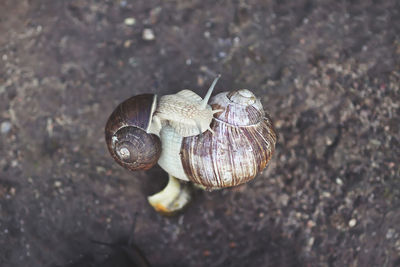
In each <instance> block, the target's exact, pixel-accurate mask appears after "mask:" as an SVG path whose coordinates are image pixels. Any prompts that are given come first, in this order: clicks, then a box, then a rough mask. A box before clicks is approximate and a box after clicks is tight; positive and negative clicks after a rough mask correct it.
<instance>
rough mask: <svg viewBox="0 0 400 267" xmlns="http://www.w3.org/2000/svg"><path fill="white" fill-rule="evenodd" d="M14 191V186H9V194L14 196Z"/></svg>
mask: <svg viewBox="0 0 400 267" xmlns="http://www.w3.org/2000/svg"><path fill="white" fill-rule="evenodd" d="M15 192H16V190H15V188H14V187H11V188H10V195H12V196H14V195H15Z"/></svg>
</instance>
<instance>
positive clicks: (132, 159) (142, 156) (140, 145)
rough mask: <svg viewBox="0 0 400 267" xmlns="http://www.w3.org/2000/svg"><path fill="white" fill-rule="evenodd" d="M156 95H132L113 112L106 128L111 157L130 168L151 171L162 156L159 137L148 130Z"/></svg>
mask: <svg viewBox="0 0 400 267" xmlns="http://www.w3.org/2000/svg"><path fill="white" fill-rule="evenodd" d="M156 102H157V97H156V96H155V95H151V94H143V95H138V96H134V97H131V98H129V99H127V100H125V101H124V102H122V103H121V104H119V105H118V106H117V108H116V109H115V110H114V111H113V113H111V115H110V117H109V119H108V121H107V124H106V129H105V136H106V143H107V147H108V150H109V152H110V154H111V156H112V157H113V158H114V159H115V161H116V162H117V163H118V164H120V165H121V166H123V167H125V168H127V169H129V170H131V171H136V170H148V169H150V168H151V167H153V166H154V165H155V164H156V163H157V161H158V159H159V157H160V155H161V141H160V139H159V138H158V137H157V136H156V135H154V134H151V133H150V132H149V130H150V126H151V118H152V117H153V113H154V111H155V107H156Z"/></svg>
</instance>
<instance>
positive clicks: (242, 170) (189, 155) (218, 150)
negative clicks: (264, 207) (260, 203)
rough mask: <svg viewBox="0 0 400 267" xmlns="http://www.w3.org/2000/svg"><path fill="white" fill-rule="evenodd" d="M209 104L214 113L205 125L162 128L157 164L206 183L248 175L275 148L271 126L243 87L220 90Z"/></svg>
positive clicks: (227, 182) (238, 180)
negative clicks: (197, 129)
mask: <svg viewBox="0 0 400 267" xmlns="http://www.w3.org/2000/svg"><path fill="white" fill-rule="evenodd" d="M209 104H210V105H211V106H212V109H213V111H214V113H215V114H214V118H213V120H212V122H211V126H210V128H211V129H210V131H205V132H203V133H202V134H199V135H195V136H188V137H183V136H181V135H180V134H179V133H177V132H176V130H175V129H174V127H172V126H168V125H166V126H165V127H163V128H162V129H161V132H160V137H161V142H162V146H163V150H162V153H161V157H160V159H159V161H158V163H159V165H160V166H161V167H162V168H163V169H164V170H166V171H167V172H168V173H169V174H170V175H172V176H174V177H176V178H178V179H182V180H187V181H192V182H193V183H195V184H198V185H201V186H204V187H205V188H208V189H218V188H224V187H230V186H236V185H239V184H242V183H245V182H247V181H249V180H251V179H253V178H254V177H255V176H256V175H257V174H258V173H259V172H260V171H262V170H263V169H264V168H265V166H266V164H267V163H268V161H269V160H270V158H271V156H272V154H273V153H274V150H275V143H276V132H275V129H274V127H273V124H272V121H271V119H270V117H269V116H268V115H266V114H265V112H264V110H263V107H262V104H261V102H260V100H259V99H257V98H256V97H255V95H254V94H253V93H252V92H251V91H249V90H247V89H241V90H236V91H232V92H223V93H220V94H218V95H216V96H214V97H212V98H211V99H210V103H209ZM215 111H217V112H215Z"/></svg>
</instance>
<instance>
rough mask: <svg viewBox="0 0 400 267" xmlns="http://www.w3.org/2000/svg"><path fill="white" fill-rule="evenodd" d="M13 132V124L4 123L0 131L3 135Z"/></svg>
mask: <svg viewBox="0 0 400 267" xmlns="http://www.w3.org/2000/svg"><path fill="white" fill-rule="evenodd" d="M10 130H11V122H9V121H3V122H2V123H1V126H0V131H1V133H3V134H6V133H8V132H9V131H10Z"/></svg>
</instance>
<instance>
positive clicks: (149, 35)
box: [142, 29, 156, 41]
mask: <svg viewBox="0 0 400 267" xmlns="http://www.w3.org/2000/svg"><path fill="white" fill-rule="evenodd" d="M142 38H143V40H145V41H153V40H154V39H156V36H155V35H154V32H153V30H152V29H144V30H143V33H142Z"/></svg>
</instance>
